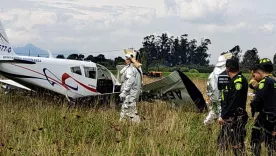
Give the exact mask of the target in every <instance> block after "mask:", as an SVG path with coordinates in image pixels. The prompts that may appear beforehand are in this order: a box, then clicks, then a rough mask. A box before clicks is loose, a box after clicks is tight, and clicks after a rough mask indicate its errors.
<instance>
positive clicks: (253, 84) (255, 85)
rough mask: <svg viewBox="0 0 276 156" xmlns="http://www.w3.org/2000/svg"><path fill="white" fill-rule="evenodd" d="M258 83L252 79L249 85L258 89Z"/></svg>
mask: <svg viewBox="0 0 276 156" xmlns="http://www.w3.org/2000/svg"><path fill="white" fill-rule="evenodd" d="M258 84H259V83H258V81H256V80H255V79H251V80H250V81H249V85H251V86H252V87H253V88H256V87H258Z"/></svg>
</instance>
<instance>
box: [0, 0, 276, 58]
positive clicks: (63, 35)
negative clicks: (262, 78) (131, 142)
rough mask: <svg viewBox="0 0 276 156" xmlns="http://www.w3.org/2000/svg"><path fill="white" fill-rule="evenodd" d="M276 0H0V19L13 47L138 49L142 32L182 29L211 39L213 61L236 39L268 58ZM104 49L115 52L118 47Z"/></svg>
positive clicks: (177, 32)
mask: <svg viewBox="0 0 276 156" xmlns="http://www.w3.org/2000/svg"><path fill="white" fill-rule="evenodd" d="M275 6H276V1H275V0H262V1H261V0H2V1H1V4H0V19H1V20H2V23H3V25H4V26H5V29H6V31H7V35H8V37H9V40H10V42H11V43H12V44H13V46H15V47H17V46H23V45H25V44H27V43H33V44H34V45H36V46H38V47H40V48H42V49H45V50H48V49H49V50H51V51H52V52H53V53H59V52H61V51H79V52H82V53H87V52H95V51H96V52H99V51H109V50H114V49H124V48H129V47H134V48H137V49H138V48H140V47H141V46H142V41H143V37H145V36H146V35H150V34H161V33H162V32H167V33H169V35H172V36H180V35H181V34H185V33H187V34H189V39H193V38H195V39H197V40H200V39H201V38H202V37H204V38H209V39H210V40H211V42H212V44H211V45H210V46H209V51H208V53H210V54H211V63H215V62H216V59H217V57H218V55H219V54H220V53H221V52H223V51H227V50H229V49H231V48H232V47H234V46H235V45H240V46H241V48H242V50H243V51H245V50H247V49H252V48H253V47H256V48H257V49H258V51H259V55H260V56H261V57H269V58H271V59H272V57H273V55H274V54H275V53H276V42H275V41H276V35H275V26H274V25H275V24H276V10H275V9H274V7H275ZM92 54H93V53H92ZM103 54H104V55H106V57H107V58H114V57H116V56H118V55H120V56H123V51H115V52H109V53H103ZM93 55H98V53H97V54H93Z"/></svg>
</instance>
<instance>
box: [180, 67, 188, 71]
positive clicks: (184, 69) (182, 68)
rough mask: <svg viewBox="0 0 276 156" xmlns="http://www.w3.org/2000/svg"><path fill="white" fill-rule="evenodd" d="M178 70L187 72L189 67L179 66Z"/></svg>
mask: <svg viewBox="0 0 276 156" xmlns="http://www.w3.org/2000/svg"><path fill="white" fill-rule="evenodd" d="M180 71H182V72H188V71H189V68H187V67H181V68H180Z"/></svg>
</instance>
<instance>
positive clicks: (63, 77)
mask: <svg viewBox="0 0 276 156" xmlns="http://www.w3.org/2000/svg"><path fill="white" fill-rule="evenodd" d="M12 65H14V66H17V67H20V68H23V69H26V70H29V71H32V72H34V73H37V74H39V75H42V76H45V75H44V74H42V73H39V72H37V71H34V70H32V69H29V68H26V67H22V66H19V65H16V64H12ZM47 77H48V78H49V79H51V80H52V81H54V82H56V83H58V84H60V85H62V86H63V87H64V88H66V89H67V90H70V88H69V87H68V86H67V85H66V84H65V80H66V79H67V78H69V77H70V78H72V79H73V80H75V81H76V82H77V83H79V84H80V85H81V86H83V87H84V88H86V89H87V90H90V91H92V92H97V90H96V89H94V88H91V87H89V86H86V85H85V84H83V83H81V82H79V81H78V80H76V79H74V78H73V77H71V76H70V75H69V74H67V73H64V74H63V75H62V82H59V81H57V80H55V79H53V78H51V77H49V76H47Z"/></svg>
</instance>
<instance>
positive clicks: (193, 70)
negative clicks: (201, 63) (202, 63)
mask: <svg viewBox="0 0 276 156" xmlns="http://www.w3.org/2000/svg"><path fill="white" fill-rule="evenodd" d="M189 72H190V73H199V71H198V70H196V69H190V70H189Z"/></svg>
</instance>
